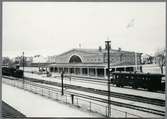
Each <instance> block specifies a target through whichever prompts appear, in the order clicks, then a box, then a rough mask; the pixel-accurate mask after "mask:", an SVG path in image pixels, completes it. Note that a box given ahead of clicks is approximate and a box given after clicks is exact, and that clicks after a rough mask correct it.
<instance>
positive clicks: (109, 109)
mask: <svg viewBox="0 0 167 119" xmlns="http://www.w3.org/2000/svg"><path fill="white" fill-rule="evenodd" d="M110 43H111V41H105V46H106V50H107V56H108V117H110V116H111V106H110V105H111V104H110V49H111V45H110Z"/></svg>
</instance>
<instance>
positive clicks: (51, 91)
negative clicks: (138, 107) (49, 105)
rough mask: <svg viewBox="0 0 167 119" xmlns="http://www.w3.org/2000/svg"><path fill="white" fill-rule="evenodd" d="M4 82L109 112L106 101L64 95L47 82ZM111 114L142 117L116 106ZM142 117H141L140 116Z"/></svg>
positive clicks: (95, 109)
mask: <svg viewBox="0 0 167 119" xmlns="http://www.w3.org/2000/svg"><path fill="white" fill-rule="evenodd" d="M2 82H3V83H5V84H8V85H12V86H14V87H17V88H21V89H24V90H27V91H29V92H32V93H35V94H39V95H41V96H45V97H47V98H50V99H53V100H56V101H59V102H61V103H65V104H70V105H74V106H75V107H80V108H81V109H83V110H88V111H91V112H95V113H98V114H100V115H102V116H107V114H108V113H107V112H108V105H107V104H106V103H102V102H97V101H94V100H93V99H87V98H83V97H79V96H77V95H75V96H74V95H73V94H69V93H66V92H65V93H64V95H63V96H62V95H61V89H60V88H53V87H49V86H47V85H45V84H37V83H34V82H30V81H25V82H24V84H23V82H22V81H21V80H18V79H17V80H9V79H6V78H5V79H3V80H2ZM111 115H112V117H114V115H115V117H124V118H128V117H137V118H138V117H140V116H137V115H134V114H131V113H128V112H125V111H121V110H118V109H115V108H111ZM140 118H141V117H140Z"/></svg>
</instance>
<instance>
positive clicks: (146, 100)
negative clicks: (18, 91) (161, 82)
mask: <svg viewBox="0 0 167 119" xmlns="http://www.w3.org/2000/svg"><path fill="white" fill-rule="evenodd" d="M25 79H26V80H30V81H34V82H39V83H45V84H49V85H54V86H59V87H61V83H57V82H52V81H46V80H41V79H35V78H28V77H25ZM64 87H66V88H69V89H74V90H78V91H85V92H89V93H95V94H99V95H104V96H108V91H105V90H100V89H94V88H86V87H82V86H76V85H70V84H64ZM110 95H111V97H115V98H121V99H125V100H131V101H136V102H142V103H147V104H152V105H157V106H165V100H161V99H152V98H148V97H142V96H136V95H130V94H123V93H117V92H110Z"/></svg>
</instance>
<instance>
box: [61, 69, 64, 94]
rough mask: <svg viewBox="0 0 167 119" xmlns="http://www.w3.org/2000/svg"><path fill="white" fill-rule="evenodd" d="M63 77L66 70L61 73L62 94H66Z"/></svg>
mask: <svg viewBox="0 0 167 119" xmlns="http://www.w3.org/2000/svg"><path fill="white" fill-rule="evenodd" d="M63 78H64V71H62V73H61V95H64V84H63Z"/></svg>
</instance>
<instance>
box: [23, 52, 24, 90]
mask: <svg viewBox="0 0 167 119" xmlns="http://www.w3.org/2000/svg"><path fill="white" fill-rule="evenodd" d="M23 87H24V52H23Z"/></svg>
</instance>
